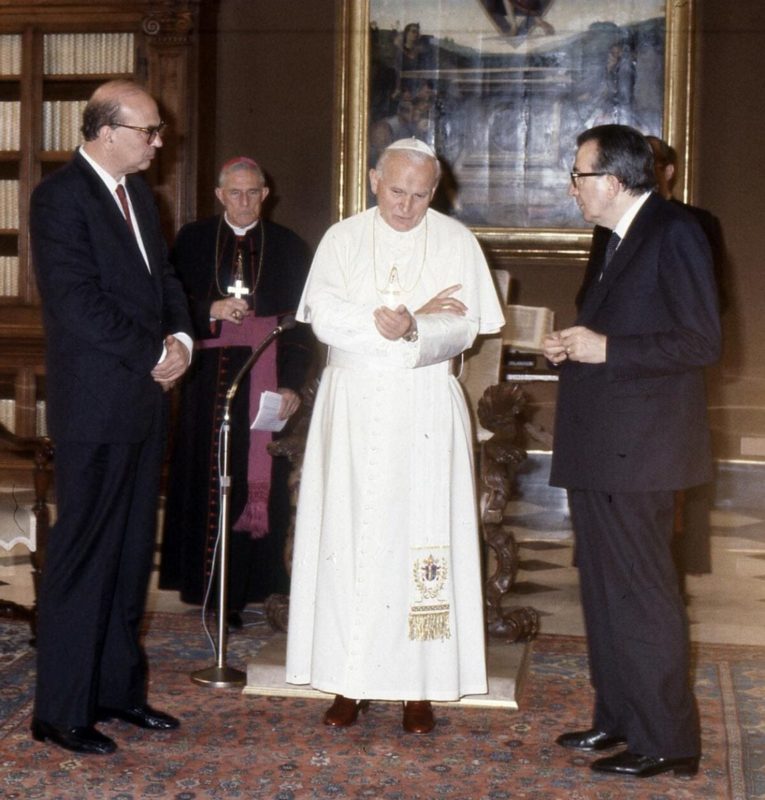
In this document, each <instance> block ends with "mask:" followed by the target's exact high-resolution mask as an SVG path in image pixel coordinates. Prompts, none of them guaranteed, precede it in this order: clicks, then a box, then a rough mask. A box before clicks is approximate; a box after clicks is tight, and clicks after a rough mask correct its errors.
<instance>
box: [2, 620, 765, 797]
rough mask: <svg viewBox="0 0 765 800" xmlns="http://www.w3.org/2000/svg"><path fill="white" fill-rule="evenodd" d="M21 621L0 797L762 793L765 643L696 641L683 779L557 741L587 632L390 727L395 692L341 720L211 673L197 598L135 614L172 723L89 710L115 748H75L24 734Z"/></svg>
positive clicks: (574, 719)
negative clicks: (161, 726) (507, 689)
mask: <svg viewBox="0 0 765 800" xmlns="http://www.w3.org/2000/svg"><path fill="white" fill-rule="evenodd" d="M269 636H270V633H269V632H268V631H267V630H265V629H263V628H252V629H246V630H245V631H243V632H241V633H239V632H237V633H235V634H233V635H232V636H231V637H230V640H229V657H228V663H229V664H230V665H231V666H235V667H238V668H240V669H245V667H246V664H247V661H248V660H249V659H250V658H251V656H252V655H253V653H254V652H257V650H258V649H259V648H261V647H263V646H264V644H265V643H266V642H267V641H268V639H269ZM28 639H29V631H28V628H27V627H26V626H25V625H23V624H21V623H15V622H9V621H2V622H0V673H1V674H0V797H3V798H42V799H44V800H56V799H57V798H62V799H63V798H78V800H93V799H94V798H104V799H105V800H137V799H138V798H173V800H202V799H203V798H205V799H206V798H241V799H242V800H249V799H250V798H269V799H270V800H303V799H304V798H305V799H306V800H307V799H308V798H358V799H359V800H364V799H366V798H380V799H381V800H415V798H422V800H440V799H441V798H444V800H515V799H516V798H529V799H531V800H559V799H560V800H563V799H564V798H565V800H587V799H589V798H593V799H596V800H625V799H630V798H636V799H639V800H665V798H688V800H690V798H693V799H694V800H698V799H699V798H715V800H720V799H721V798H732V799H733V800H744V799H745V798H746V799H750V798H751V799H754V798H765V714H764V712H765V650H763V649H762V648H746V647H738V646H737V647H732V646H704V647H700V648H695V650H694V655H695V663H694V673H695V684H696V694H697V697H698V701H699V709H700V713H701V721H702V736H703V744H704V757H703V759H702V762H701V770H700V772H699V775H698V776H697V777H696V778H695V779H692V780H687V779H682V778H675V777H674V776H673V775H662V776H659V777H656V778H652V779H647V780H643V781H639V780H635V779H617V778H612V777H610V776H602V775H596V774H595V773H592V772H591V771H590V770H589V769H588V768H587V764H588V763H589V761H590V758H591V757H590V756H586V755H577V754H572V753H570V752H568V751H565V750H563V749H561V748H560V747H558V746H556V745H555V742H554V740H555V737H556V736H557V734H558V733H560V732H561V731H563V730H566V729H570V728H572V727H579V726H585V727H586V726H587V724H588V723H589V713H590V689H589V685H588V682H587V677H586V676H587V663H586V655H585V649H584V642H583V640H582V639H580V638H574V637H545V636H542V637H540V638H539V639H538V640H537V641H536V642H534V643H533V645H532V646H531V663H530V667H529V672H528V675H527V677H526V679H525V682H524V686H523V689H522V692H521V696H520V710H518V711H511V710H506V709H496V708H489V709H487V708H463V707H457V706H445V707H439V708H437V719H438V724H437V727H436V729H435V731H434V732H433V733H432V734H431V735H429V736H412V735H408V734H405V733H403V731H402V730H401V725H400V722H401V711H400V707H399V706H397V705H395V704H391V703H373V704H372V706H371V708H370V710H369V712H368V713H367V714H366V715H364V716H362V717H360V719H359V722H358V724H357V725H355V726H354V727H352V728H348V729H345V730H331V729H327V728H325V727H324V726H323V725H322V724H321V715H322V712H323V710H324V707H325V706H326V703H325V702H322V701H318V700H312V699H305V698H289V699H287V698H280V697H253V696H251V695H243V694H242V693H241V691H240V690H238V689H236V690H235V689H212V688H207V687H203V686H199V685H198V684H195V683H193V682H192V681H191V680H190V679H189V674H190V673H191V672H192V671H194V670H196V669H200V668H203V667H206V666H211V665H212V664H213V663H214V658H213V656H212V654H211V653H210V650H209V646H208V644H207V641H206V639H205V638H204V636H203V633H202V631H201V627H200V623H199V616H198V615H197V614H193V615H192V614H189V615H176V614H155V615H152V616H151V617H150V618H149V620H148V623H147V630H146V647H147V652H148V655H149V659H150V664H151V684H150V691H149V699H150V702H151V703H152V704H154V705H156V706H157V707H158V708H161V709H164V710H167V711H170V712H171V713H173V714H176V715H178V716H179V717H181V719H182V723H183V724H182V727H181V729H180V730H178V731H172V732H167V733H150V732H147V731H142V730H139V729H136V728H133V727H131V726H129V725H127V724H125V723H122V722H117V721H115V722H111V723H105V724H103V725H101V726H100V727H101V730H103V731H104V732H105V733H108V734H109V735H110V736H112V737H113V738H114V739H115V740H116V741H117V743H118V745H119V750H118V751H117V753H116V754H114V755H113V756H107V757H100V756H78V755H76V754H74V753H68V752H67V751H64V750H61V749H59V748H56V747H53V746H48V745H42V744H39V743H37V742H35V741H33V740H32V739H31V737H30V735H29V722H30V717H31V712H32V692H33V681H34V650H33V649H32V648H31V647H30V646H29V644H28Z"/></svg>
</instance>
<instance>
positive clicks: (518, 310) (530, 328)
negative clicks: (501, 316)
mask: <svg viewBox="0 0 765 800" xmlns="http://www.w3.org/2000/svg"><path fill="white" fill-rule="evenodd" d="M554 317H555V315H554V313H553V311H551V310H550V309H549V308H543V307H542V306H514V305H508V306H505V328H504V331H503V333H502V339H503V341H504V342H505V344H507V345H510V346H511V347H512V348H513V349H515V350H521V351H523V352H526V353H541V352H542V340H543V339H544V337H545V336H546V335H547V334H548V333H551V332H552V330H553V323H554Z"/></svg>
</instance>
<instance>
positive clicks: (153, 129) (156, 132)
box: [112, 122, 167, 144]
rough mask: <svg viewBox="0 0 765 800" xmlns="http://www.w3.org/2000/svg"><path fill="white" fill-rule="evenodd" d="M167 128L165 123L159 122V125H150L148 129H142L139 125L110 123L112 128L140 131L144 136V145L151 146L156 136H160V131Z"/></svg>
mask: <svg viewBox="0 0 765 800" xmlns="http://www.w3.org/2000/svg"><path fill="white" fill-rule="evenodd" d="M166 127H167V123H166V122H160V123H159V125H150V126H149V127H148V128H142V127H141V126H140V125H125V123H124V122H114V123H112V128H130V130H131V131H140V132H141V133H145V134H146V144H153V143H154V140H155V139H156V138H157V136H161V135H162V131H163V130H164V129H165V128H166Z"/></svg>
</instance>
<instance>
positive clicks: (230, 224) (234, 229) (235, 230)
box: [223, 214, 259, 236]
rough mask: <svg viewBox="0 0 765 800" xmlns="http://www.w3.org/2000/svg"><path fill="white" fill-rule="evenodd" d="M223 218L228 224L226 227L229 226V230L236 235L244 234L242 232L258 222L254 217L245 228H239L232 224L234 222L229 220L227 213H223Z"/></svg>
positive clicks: (250, 228) (249, 229) (245, 231)
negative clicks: (253, 220)
mask: <svg viewBox="0 0 765 800" xmlns="http://www.w3.org/2000/svg"><path fill="white" fill-rule="evenodd" d="M223 219H225V220H226V225H228V227H229V228H231V230H232V231H233V232H234V233H235V234H236V235H237V236H244V234H245V233H247V231H251V230H252V229H253V228H254V227H255V226H256V225H257V224H258V222H259V220H257V219H256V220H255V222H252V223H251V224H249V225H248V226H247V227H246V228H239V227H238V226H236V225H234V223H233V222H231V221H230V220H229V218H228V215H227V214H224V215H223Z"/></svg>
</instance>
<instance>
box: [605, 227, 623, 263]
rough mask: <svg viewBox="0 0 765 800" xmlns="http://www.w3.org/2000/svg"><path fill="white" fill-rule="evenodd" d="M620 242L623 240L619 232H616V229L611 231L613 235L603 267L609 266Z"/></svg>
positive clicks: (610, 238) (609, 241)
mask: <svg viewBox="0 0 765 800" xmlns="http://www.w3.org/2000/svg"><path fill="white" fill-rule="evenodd" d="M619 242H621V237H620V236H619V234H618V233H616V231H611V236H610V237H609V239H608V244H607V245H606V258H605V260H604V261H603V269H605V268H606V267H607V266H608V264H609V263H610V261H611V259H612V258H613V257H614V253H615V252H616V248H617V247H618V246H619Z"/></svg>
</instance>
